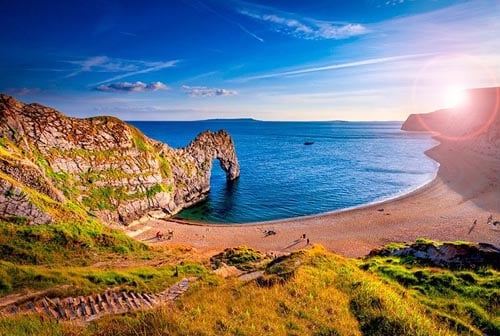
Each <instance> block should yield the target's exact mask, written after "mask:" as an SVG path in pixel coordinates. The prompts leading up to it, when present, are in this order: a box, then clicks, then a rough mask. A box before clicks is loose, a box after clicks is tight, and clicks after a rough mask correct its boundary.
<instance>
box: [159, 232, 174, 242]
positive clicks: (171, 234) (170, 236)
mask: <svg viewBox="0 0 500 336" xmlns="http://www.w3.org/2000/svg"><path fill="white" fill-rule="evenodd" d="M172 238H174V231H173V230H168V235H167V236H165V234H163V232H161V231H158V232H156V239H158V240H162V239H167V240H171V239H172Z"/></svg>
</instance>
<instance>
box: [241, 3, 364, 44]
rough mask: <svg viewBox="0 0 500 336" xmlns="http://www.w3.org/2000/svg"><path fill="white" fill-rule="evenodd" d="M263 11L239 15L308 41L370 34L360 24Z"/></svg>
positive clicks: (247, 11) (244, 10) (245, 12)
mask: <svg viewBox="0 0 500 336" xmlns="http://www.w3.org/2000/svg"><path fill="white" fill-rule="evenodd" d="M262 9H263V10H259V11H256V10H248V9H242V10H240V11H239V13H240V14H243V15H245V16H248V17H250V18H252V19H255V20H259V21H262V22H265V23H267V24H269V25H270V26H271V29H273V30H274V31H277V32H280V33H283V34H287V35H291V36H294V37H297V38H302V39H306V40H329V39H334V40H339V39H345V38H349V37H352V36H357V35H362V34H365V33H367V32H368V29H367V28H366V27H365V26H363V25H361V24H358V23H335V22H330V21H321V20H315V19H312V18H307V17H300V16H298V15H294V14H290V13H285V12H281V11H277V10H275V9H272V8H271V7H262Z"/></svg>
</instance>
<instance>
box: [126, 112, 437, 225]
mask: <svg viewBox="0 0 500 336" xmlns="http://www.w3.org/2000/svg"><path fill="white" fill-rule="evenodd" d="M131 123H132V124H133V125H135V126H136V127H138V128H139V129H140V130H141V131H143V132H144V133H145V134H146V135H148V136H150V137H152V138H154V139H157V140H160V141H163V142H166V143H168V144H169V145H170V146H172V147H183V146H185V145H187V144H188V143H189V142H190V141H191V140H192V139H194V137H195V136H196V134H198V133H199V132H202V131H204V130H214V131H216V130H219V129H226V130H227V131H229V133H230V134H231V136H232V137H233V139H234V142H235V145H236V152H237V155H238V159H239V162H240V166H241V176H240V178H239V179H238V180H237V181H236V182H235V183H232V184H230V185H228V184H227V183H226V178H225V174H224V172H223V171H222V169H221V168H220V166H219V164H218V162H214V165H213V168H212V177H211V191H210V194H209V197H208V199H207V200H206V201H205V202H203V203H200V204H198V205H196V206H194V207H192V208H190V209H186V210H184V211H183V212H181V213H180V214H179V215H178V217H180V218H186V219H195V220H198V221H205V222H216V223H246V222H256V221H266V220H275V219H284V218H291V217H298V216H304V215H313V214H318V213H323V212H328V211H333V210H339V209H343V208H348V207H353V206H359V205H362V204H366V203H371V202H374V201H380V200H383V199H385V198H390V197H395V196H398V195H401V194H404V193H407V192H409V191H411V190H413V189H415V188H417V187H419V186H421V185H423V184H425V183H426V182H428V181H430V180H431V179H432V178H433V177H434V175H435V173H436V171H437V164H436V163H435V162H434V161H433V160H431V159H430V158H428V157H427V156H425V154H424V151H426V150H427V149H429V148H431V147H433V146H434V145H436V142H435V141H434V140H432V139H431V138H430V136H429V135H427V134H422V133H412V132H403V131H400V127H401V123H400V122H262V121H254V120H211V121H195V122H131ZM304 142H313V144H312V145H304Z"/></svg>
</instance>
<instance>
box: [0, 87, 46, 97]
mask: <svg viewBox="0 0 500 336" xmlns="http://www.w3.org/2000/svg"><path fill="white" fill-rule="evenodd" d="M5 91H6V92H7V93H9V94H11V95H14V96H29V95H32V94H35V93H38V92H40V89H39V88H28V87H22V88H9V89H6V90H5Z"/></svg>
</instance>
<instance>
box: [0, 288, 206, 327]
mask: <svg viewBox="0 0 500 336" xmlns="http://www.w3.org/2000/svg"><path fill="white" fill-rule="evenodd" d="M196 279H197V278H184V279H182V280H181V281H179V282H177V283H176V284H174V285H173V286H171V287H169V288H168V289H166V290H164V291H163V292H160V293H157V294H147V293H135V292H126V291H120V292H116V291H106V292H104V293H99V294H94V295H89V296H78V297H67V298H63V299H61V298H58V297H56V298H52V299H49V298H47V297H44V298H42V299H38V300H36V301H29V302H25V303H23V304H19V305H18V304H11V305H9V306H7V307H6V308H3V309H1V310H0V317H5V316H12V315H17V314H26V313H38V314H43V315H47V316H49V317H51V318H54V319H56V320H59V321H70V320H80V321H85V322H90V321H93V320H96V319H98V318H100V317H101V316H103V315H109V314H121V313H126V312H129V311H134V310H144V309H151V308H154V307H158V306H161V305H164V304H167V303H169V302H173V301H175V300H176V299H177V298H178V297H179V296H181V295H182V294H183V293H184V292H185V291H187V290H188V288H189V284H190V283H191V282H194V281H196Z"/></svg>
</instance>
